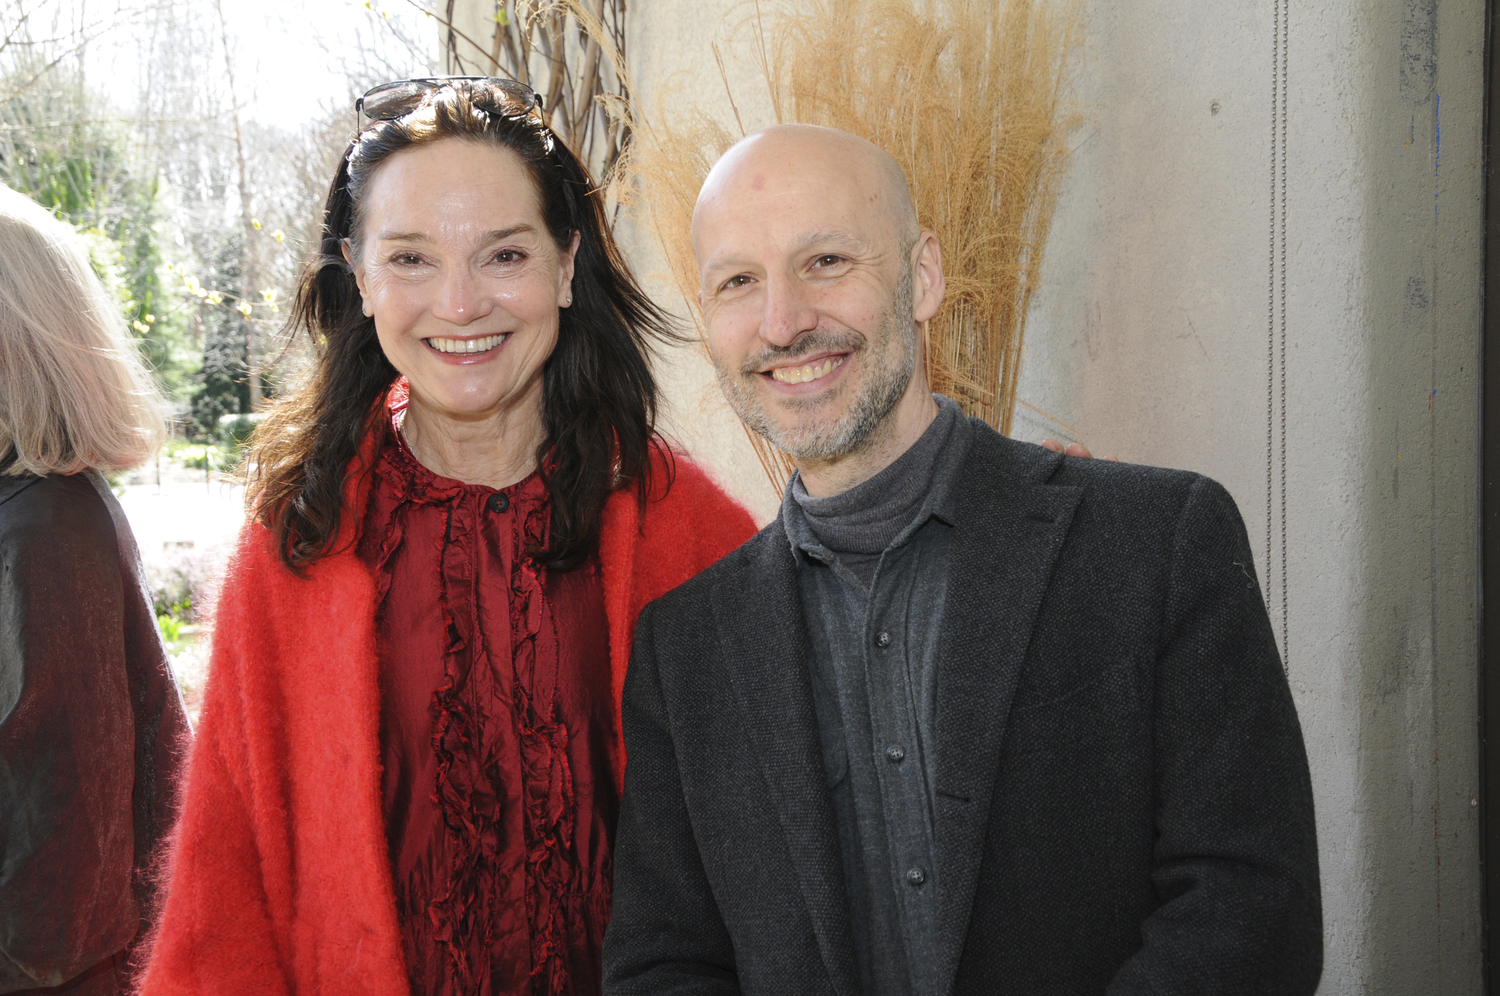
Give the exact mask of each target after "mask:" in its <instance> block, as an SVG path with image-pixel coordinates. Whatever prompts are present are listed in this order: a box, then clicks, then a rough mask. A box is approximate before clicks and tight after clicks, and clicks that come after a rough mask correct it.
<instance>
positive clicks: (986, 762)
mask: <svg viewBox="0 0 1500 996" xmlns="http://www.w3.org/2000/svg"><path fill="white" fill-rule="evenodd" d="M976 429H977V431H976V435H975V440H974V445H973V448H972V450H971V452H970V455H969V458H968V461H967V463H966V465H965V468H964V475H963V478H962V483H961V484H960V494H959V502H958V507H959V515H958V521H957V523H956V524H955V527H954V530H955V531H954V536H953V543H952V554H951V561H950V566H949V575H948V590H947V608H946V614H945V617H944V620H943V637H942V643H941V647H942V650H941V655H940V664H939V667H940V668H941V670H940V672H939V679H938V699H937V744H936V749H937V783H936V793H937V799H936V806H935V813H936V832H937V864H938V876H937V882H938V886H939V888H940V895H939V904H938V905H939V910H940V923H941V930H942V943H941V945H940V946H939V948H938V950H934V951H930V952H925V956H926V957H930V958H934V959H938V961H939V965H940V967H941V970H942V973H943V977H944V978H947V979H951V980H952V990H951V991H952V992H954V993H1014V994H1017V996H1022V994H1024V996H1042V994H1049V993H1055V994H1058V996H1084V994H1092V993H1110V994H1125V993H1153V994H1158V993H1214V994H1218V996H1223V994H1232V993H1245V994H1251V993H1253V994H1256V996H1267V994H1281V993H1286V994H1292V993H1312V992H1313V991H1314V990H1315V989H1316V988H1317V984H1318V979H1319V976H1320V974H1321V971H1322V950H1323V948H1322V914H1321V906H1320V901H1319V893H1318V858H1317V843H1316V840H1315V835H1314V827H1313V804H1312V791H1311V787H1310V784H1309V780H1308V771H1307V759H1306V755H1305V753H1304V750H1303V745H1302V735H1301V730H1300V728H1299V726H1298V723H1297V714H1296V712H1295V710H1294V708H1293V705H1292V700H1291V695H1290V693H1289V690H1288V688H1287V682H1286V679H1285V677H1284V676H1283V673H1282V668H1281V663H1280V660H1279V658H1278V655H1277V651H1276V645H1275V641H1274V638H1273V636H1272V632H1271V627H1270V623H1269V621H1268V619H1267V616H1266V611H1265V605H1264V603H1263V602H1262V599H1261V592H1260V588H1259V586H1258V585H1257V583H1256V580H1255V571H1254V566H1253V563H1252V560H1251V556H1250V549H1249V544H1248V542H1247V541H1246V536H1245V530H1244V526H1243V525H1242V523H1241V521H1240V518H1239V514H1238V513H1237V511H1236V510H1235V507H1234V502H1233V501H1232V500H1231V499H1230V497H1229V495H1228V493H1227V492H1225V490H1224V489H1223V488H1222V487H1220V486H1219V485H1218V484H1216V483H1214V482H1213V481H1211V480H1209V479H1207V478H1204V477H1201V476H1198V475H1196V474H1189V473H1183V472H1177V471H1167V470H1157V469H1152V468H1147V467H1138V466H1130V465H1125V464H1115V463H1107V462H1104V461H1098V460H1076V459H1066V458H1064V457H1062V456H1059V455H1057V454H1054V453H1050V452H1048V451H1046V450H1043V449H1040V448H1038V447H1035V446H1030V445H1027V444H1024V443H1018V442H1014V441H1012V440H1009V439H1007V438H1005V437H1003V436H1001V435H999V434H997V433H995V432H994V431H992V430H990V429H989V428H988V427H986V426H984V425H982V424H978V425H976ZM793 570H794V563H793V560H792V554H791V551H790V547H789V545H788V542H787V538H786V534H785V532H784V531H783V529H782V527H781V524H780V522H776V523H773V524H772V525H770V526H768V527H767V528H766V529H764V530H762V531H761V532H760V534H759V535H757V536H756V537H754V538H753V539H751V540H750V541H749V542H748V543H746V544H745V545H744V546H743V547H741V548H740V549H739V550H737V551H735V552H734V553H732V554H730V555H729V556H728V557H726V558H724V559H723V560H721V561H719V563H717V564H715V565H714V566H713V567H711V568H709V569H708V570H707V571H705V572H703V573H702V574H700V575H699V576H698V577H696V578H694V579H693V580H691V581H689V582H688V583H687V584H684V585H683V586H682V587H680V588H677V589H676V590H675V591H672V592H670V593H669V594H667V595H666V596H664V597H663V598H661V599H659V600H657V601H656V602H654V603H652V604H651V605H650V606H648V607H647V608H646V610H645V611H644V612H643V613H642V614H641V617H640V622H639V624H638V628H637V631H636V639H635V651H634V656H633V657H632V660H631V665H630V673H629V676H628V677H627V679H626V682H625V699H624V723H625V742H626V748H627V751H628V754H629V763H628V766H627V768H626V772H625V796H624V801H623V805H622V809H621V812H620V822H619V830H618V836H617V840H616V849H615V872H614V887H615V900H614V920H613V922H612V923H611V925H610V928H609V932H608V935H607V937H606V939H605V945H604V969H605V978H606V981H605V991H606V993H610V994H627V993H631V994H633V993H642V994H645V993H651V994H662V993H734V992H746V993H768V994H769V993H785V994H811V993H839V994H843V996H852V994H854V993H857V992H858V990H859V980H858V974H857V969H856V967H855V962H854V955H853V948H852V945H851V941H850V936H849V926H848V917H847V913H846V906H845V893H844V884H843V881H842V865H841V862H840V858H839V851H838V848H839V843H838V836H837V832H836V830H835V828H834V823H833V816H832V812H831V809H830V805H829V800H828V793H827V789H826V778H825V774H824V768H823V764H822V759H821V754H820V747H819V739H818V731H817V724H816V720H815V718H814V714H813V704H812V691H811V686H810V681H809V676H808V661H807V647H808V636H807V628H806V624H805V622H804V619H803V615H802V608H801V606H800V605H799V604H798V600H797V591H798V588H797V584H796V581H795V578H794V576H793ZM919 956H920V955H919Z"/></svg>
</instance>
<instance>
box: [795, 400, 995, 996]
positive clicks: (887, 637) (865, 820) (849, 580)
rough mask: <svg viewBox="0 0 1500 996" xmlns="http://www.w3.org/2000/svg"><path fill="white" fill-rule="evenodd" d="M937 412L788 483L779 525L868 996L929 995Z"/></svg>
mask: <svg viewBox="0 0 1500 996" xmlns="http://www.w3.org/2000/svg"><path fill="white" fill-rule="evenodd" d="M933 397H934V399H935V400H936V401H937V404H938V414H937V417H936V418H935V419H934V420H933V421H932V423H931V424H930V425H929V426H928V427H927V429H926V430H925V431H924V432H923V433H922V435H921V437H920V438H919V439H918V440H917V441H916V442H915V443H914V444H912V446H911V448H910V449H908V450H907V451H906V452H905V453H903V454H902V455H901V456H900V457H898V458H897V459H896V461H895V462H894V463H892V464H891V465H890V466H889V467H887V468H885V469H884V470H882V471H881V472H880V473H879V474H876V475H875V476H874V477H872V478H870V479H869V480H868V481H865V482H864V483H862V484H859V485H857V486H855V487H853V488H851V489H849V490H848V491H845V492H843V493H842V494H838V495H834V496H833V497H831V498H814V497H812V496H811V495H809V494H808V493H807V490H806V489H805V488H804V487H803V486H802V481H801V478H800V477H798V476H795V475H794V476H793V478H792V481H791V484H790V485H789V486H788V488H787V493H786V497H785V498H784V499H783V501H782V505H781V518H782V523H783V525H784V526H785V528H786V532H787V538H788V540H789V541H790V542H791V544H792V550H793V555H794V556H795V557H796V559H797V564H798V572H797V574H798V581H799V585H800V587H801V591H802V605H803V612H804V614H805V618H806V622H807V629H808V634H809V636H810V638H811V646H810V648H809V649H810V650H811V653H812V661H811V670H812V685H813V702H814V706H815V708H816V710H817V717H818V732H819V736H820V738H821V740H822V746H823V762H824V768H825V773H826V775H827V779H828V790H829V797H830V799H831V800H832V802H833V811H834V820H835V822H836V823H837V824H838V832H839V843H840V849H841V851H842V854H843V863H844V880H845V886H846V888H847V894H848V899H849V922H850V927H851V929H852V933H853V934H854V945H855V952H856V956H857V958H858V961H859V964H860V973H861V975H862V977H863V983H864V985H863V991H864V992H866V993H869V994H871V996H909V994H910V996H927V994H930V993H935V992H936V987H937V982H936V979H935V978H933V971H934V969H935V968H936V966H935V964H933V952H934V951H936V950H937V943H936V940H937V935H936V929H937V889H938V882H937V879H936V867H935V863H934V860H933V798H932V792H933V787H934V785H935V781H934V776H935V770H934V767H933V766H934V763H935V760H936V759H935V757H934V751H933V747H932V745H933V744H934V742H935V737H934V732H933V724H934V722H935V720H936V705H937V672H938V665H939V662H938V660H937V640H938V634H939V631H940V629H941V625H942V616H943V603H944V595H945V588H946V583H947V572H948V545H949V540H950V538H951V534H952V531H953V520H954V508H955V504H956V498H957V494H956V491H957V488H956V486H957V481H958V477H959V474H960V473H961V470H962V467H963V461H964V457H965V456H966V455H967V453H968V450H969V443H970V439H971V436H972V430H971V428H970V426H969V422H968V419H966V418H965V417H964V415H963V413H962V412H961V411H960V410H959V407H958V405H956V404H954V403H953V402H952V401H950V400H948V399H947V398H945V397H943V396H942V395H933Z"/></svg>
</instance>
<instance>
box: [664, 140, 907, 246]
mask: <svg viewBox="0 0 1500 996" xmlns="http://www.w3.org/2000/svg"><path fill="white" fill-rule="evenodd" d="M815 177H816V178H819V179H823V180H834V181H836V182H837V183H839V184H840V185H847V187H848V188H849V189H850V190H855V191H859V193H860V195H861V196H862V198H863V200H864V201H865V202H866V203H867V204H868V210H869V211H870V212H871V214H872V215H875V216H884V218H885V220H887V221H889V223H890V225H891V226H892V228H891V230H892V231H893V232H895V234H896V239H897V243H898V245H900V246H901V247H902V248H903V249H904V248H905V247H908V246H910V245H911V244H912V243H913V242H915V241H916V239H917V235H918V234H919V233H920V231H921V229H920V227H919V226H918V224H917V212H916V208H915V206H913V204H912V198H911V188H910V187H908V186H907V185H906V174H905V173H903V172H902V171H901V165H900V164H899V163H898V162H896V160H895V159H893V158H891V155H890V153H888V152H886V151H885V150H884V149H882V148H881V147H880V146H878V145H876V144H874V143H873V142H868V141H866V140H865V139H863V138H860V137H859V136H858V135H851V134H850V133H849V132H847V131H840V130H839V129H837V128H825V127H823V126H821V125H807V124H784V125H772V126H771V127H769V128H762V129H761V130H760V131H757V132H754V133H752V134H750V135H748V136H746V137H745V138H743V139H741V140H740V141H738V142H736V143H735V144H734V145H733V146H732V147H731V148H730V149H729V151H728V152H725V153H724V155H722V156H721V157H719V161H718V162H716V163H714V166H713V169H711V170H709V172H708V177H707V178H706V179H705V180H704V181H703V188H702V190H700V191H699V192H698V202H697V205H696V206H695V207H694V209H693V247H694V249H695V250H696V249H697V248H698V247H699V238H698V236H699V227H700V221H701V220H702V218H703V216H704V215H705V213H706V212H709V211H711V210H712V209H713V208H714V207H715V206H716V205H717V204H720V203H722V202H723V201H724V200H725V199H728V198H736V197H739V196H741V195H742V194H743V193H744V192H745V191H749V190H754V191H763V190H766V189H767V187H768V186H769V185H775V184H777V183H793V184H795V183H797V182H798V181H802V180H807V179H812V178H815ZM698 262H699V266H700V267H701V266H702V265H703V260H702V259H701V258H700V259H699V261H698Z"/></svg>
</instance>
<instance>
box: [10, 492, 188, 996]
mask: <svg viewBox="0 0 1500 996" xmlns="http://www.w3.org/2000/svg"><path fill="white" fill-rule="evenodd" d="M187 734H188V724H187V717H186V715H185V714H184V713H183V710H182V700H181V698H180V697H179V696H178V693H177V686H176V684H175V683H174V682H173V680H172V672H171V668H170V667H169V665H168V663H167V659H166V655H165V653H164V651H163V649H162V643H161V636H160V634H159V633H158V631H157V627H156V618H155V616H154V615H153V613H152V610H151V599H150V597H149V596H148V594H147V592H146V588H145V585H144V584H143V583H142V578H141V567H140V557H139V555H138V553H137V552H136V547H135V540H134V539H133V538H132V537H131V534H130V527H129V525H128V524H127V523H126V521H125V517H124V514H123V513H122V512H121V510H120V506H119V503H118V502H116V501H115V498H114V495H112V494H111V493H110V491H109V487H108V486H107V485H106V484H105V482H104V480H103V478H101V477H100V476H99V475H98V474H97V473H93V472H88V473H84V474H74V475H70V476H61V475H54V476H49V477H33V476H22V477H9V476H7V477H0V992H6V993H9V992H16V991H22V992H24V991H27V990H30V989H33V988H37V987H45V986H60V987H61V988H60V989H58V990H51V989H49V990H47V991H48V992H53V991H58V992H67V993H87V994H95V993H114V992H118V991H123V989H124V987H125V985H126V983H127V982H128V980H127V978H126V974H127V973H126V963H127V962H128V961H129V954H130V951H131V948H132V944H133V942H134V941H135V940H136V938H137V937H138V936H139V935H140V934H141V933H142V932H143V928H144V926H145V924H146V917H147V915H148V913H149V911H150V910H151V908H152V905H153V904H152V898H153V897H152V888H151V883H150V881H149V880H148V878H147V877H146V876H145V875H143V874H142V872H143V871H144V869H145V868H146V865H147V862H148V860H149V859H150V857H151V855H152V852H153V850H154V849H155V848H156V846H157V845H158V843H160V841H161V839H162V837H163V835H164V834H165V833H166V831H167V830H168V829H169V827H170V825H171V820H172V786H173V783H174V776H175V775H176V772H177V764H178V758H179V756H180V755H179V751H180V748H183V747H185V746H186V743H185V738H186V736H187Z"/></svg>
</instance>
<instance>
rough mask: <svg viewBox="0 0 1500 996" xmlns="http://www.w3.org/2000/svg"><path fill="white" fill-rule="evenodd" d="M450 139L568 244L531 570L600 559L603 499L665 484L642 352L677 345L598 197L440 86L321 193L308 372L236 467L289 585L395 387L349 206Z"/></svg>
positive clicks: (380, 131) (540, 145)
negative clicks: (500, 151)
mask: <svg viewBox="0 0 1500 996" xmlns="http://www.w3.org/2000/svg"><path fill="white" fill-rule="evenodd" d="M450 138H452V139H460V140H463V141H469V142H476V143H485V144H489V145H493V146H497V147H500V148H504V149H509V150H510V151H511V152H513V153H514V154H515V155H516V156H517V157H518V158H519V159H520V160H521V163H522V164H523V166H524V167H525V169H526V172H527V173H528V174H529V175H530V177H531V179H532V182H533V183H534V184H535V185H536V190H537V195H538V199H539V201H540V203H541V209H542V217H543V219H544V221H545V223H546V226H547V231H548V233H549V235H550V236H551V238H552V240H553V242H555V243H556V244H557V246H558V247H559V249H562V248H564V247H566V246H567V245H568V244H569V243H570V242H571V241H572V238H573V235H574V233H577V234H578V235H579V243H578V252H577V255H576V257H575V263H574V271H573V283H572V290H573V304H572V306H571V307H568V308H564V309H562V310H561V312H560V315H559V324H558V333H557V346H556V348H555V349H554V350H553V352H552V355H551V356H550V357H549V358H548V359H547V360H546V362H545V364H544V365H543V368H542V378H543V379H542V384H543V402H542V408H543V411H542V423H543V428H544V430H545V438H544V440H543V442H542V443H541V445H540V446H539V447H538V450H537V466H538V468H539V471H540V473H541V475H542V478H543V481H544V482H545V484H546V486H547V490H548V493H549V495H550V497H551V506H552V523H551V530H550V533H551V537H550V542H549V544H548V546H547V547H546V549H544V550H540V551H536V552H535V553H534V554H533V556H534V557H535V558H536V560H537V562H538V563H540V564H542V565H544V566H547V567H550V568H553V569H557V570H566V569H568V568H570V567H574V566H576V565H578V564H579V563H581V562H583V561H584V560H585V559H586V558H587V557H588V556H589V555H590V554H591V553H592V552H593V550H594V549H595V548H596V546H597V544H598V539H599V527H600V521H601V518H602V516H603V511H604V503H605V500H606V499H607V498H608V497H609V493H610V492H611V491H613V490H615V489H617V488H621V487H626V486H630V485H635V486H637V488H638V491H639V500H640V501H641V502H642V503H644V502H645V500H646V494H647V490H648V488H649V489H652V490H656V489H658V488H665V487H666V486H669V485H670V482H669V481H666V482H661V483H660V485H653V484H652V482H650V481H648V474H649V470H650V453H651V448H652V447H653V446H658V445H660V444H659V441H658V439H657V436H656V428H655V425H656V413H657V388H656V383H655V381H654V380H653V379H652V376H651V365H650V361H649V358H648V356H647V350H648V346H649V343H650V341H651V340H653V339H655V340H672V341H677V340H680V338H681V337H680V336H679V335H678V334H677V333H676V332H675V331H674V330H673V328H672V326H671V324H670V321H669V320H668V319H667V318H666V316H665V315H664V314H663V313H662V312H661V310H660V309H658V308H657V307H656V305H654V304H653V303H652V302H651V300H650V299H649V298H648V297H647V296H646V295H645V293H644V292H643V291H642V290H641V289H640V287H639V285H638V284H637V283H636V281H635V278H634V277H632V276H631V274H630V271H629V269H628V268H627V267H626V265H625V262H624V260H623V258H622V257H621V255H620V251H619V249H618V247H617V246H616V245H615V241H614V238H613V236H612V235H611V234H610V229H609V222H608V219H607V217H606V215H605V211H604V205H603V198H602V194H601V192H600V190H599V188H598V187H597V186H595V184H594V182H593V181H592V180H591V179H590V177H589V174H588V170H587V168H586V167H585V166H584V165H583V163H582V162H580V161H579V159H578V157H577V156H576V155H575V154H574V153H573V152H572V150H570V149H569V148H568V146H567V145H566V143H564V142H563V141H562V140H561V139H559V138H558V137H557V136H556V135H555V134H553V133H552V131H551V130H550V129H549V128H547V126H546V125H545V124H543V123H542V121H541V120H540V119H539V118H538V117H536V116H535V115H532V114H527V115H511V114H502V113H497V112H491V111H487V110H485V109H483V108H481V107H479V106H476V104H475V103H474V102H473V101H472V100H471V99H470V97H469V94H468V92H467V89H466V88H464V87H462V86H451V85H450V86H443V87H439V88H437V89H434V90H433V91H431V92H430V93H429V94H427V96H426V97H425V98H424V99H423V101H422V103H421V105H420V106H418V107H417V108H416V109H415V110H413V111H411V112H410V113H408V114H405V115H403V116H402V117H399V118H396V119H394V120H390V121H380V122H376V123H375V124H373V125H371V126H370V127H368V128H366V129H365V130H364V131H363V132H361V133H360V134H359V136H358V137H356V138H355V140H354V141H353V142H352V143H351V144H350V146H349V148H348V149H347V150H346V151H345V153H344V157H343V159H342V160H341V161H340V163H339V169H338V174H337V175H336V176H335V177H334V179H333V186H332V188H331V189H330V190H329V192H328V204H327V208H326V210H325V212H324V216H323V235H322V245H321V247H320V251H319V254H318V255H317V256H316V257H315V258H314V259H312V260H311V261H310V262H309V263H308V264H307V267H306V269H305V272H304V274H303V277H302V282H301V286H300V287H299V289H298V291H297V299H296V304H295V307H294V309H293V312H292V316H291V318H290V320H289V322H288V330H289V331H290V332H291V333H292V334H294V335H295V334H297V333H298V332H299V331H300V332H303V333H305V334H307V335H308V336H309V337H310V338H311V340H312V342H313V344H314V348H315V350H316V355H317V362H316V368H315V370H314V372H313V375H312V377H311V378H310V380H309V381H308V383H307V385H306V386H305V387H303V388H302V389H301V390H299V391H297V392H296V393H295V394H293V395H292V396H291V397H289V398H287V399H285V400H283V401H281V402H279V403H278V404H277V405H276V406H275V407H274V408H273V409H272V411H271V412H270V413H269V414H268V416H267V418H266V419H265V421H264V422H263V423H262V424H261V425H260V427H259V428H258V429H257V431H256V433H255V436H254V438H253V440H252V449H251V454H250V459H249V462H248V467H249V473H248V476H249V481H248V483H249V494H248V498H249V501H250V506H251V508H252V509H253V510H254V514H255V516H256V517H257V519H258V520H259V521H260V522H262V523H263V524H264V525H265V526H266V527H267V528H269V529H270V530H272V532H274V533H275V534H276V536H277V538H278V539H279V540H280V551H281V558H282V560H283V562H285V563H286V565H287V566H288V567H289V568H291V569H292V570H293V571H297V572H299V573H300V571H301V569H302V568H304V567H306V566H307V565H309V564H311V563H313V562H314V561H316V560H318V559H319V558H321V557H324V556H327V555H328V554H330V553H332V552H334V545H335V543H336V542H337V537H338V534H339V526H340V520H341V518H342V516H343V515H344V514H345V511H346V510H345V508H344V507H343V484H344V480H345V475H346V473H347V472H348V469H349V466H350V463H351V461H353V460H354V458H355V457H356V456H357V455H358V453H359V448H360V444H361V442H362V441H363V439H364V438H365V435H366V433H367V432H369V431H371V429H372V428H373V426H374V424H375V423H374V421H373V420H374V419H376V418H379V417H381V416H382V414H383V411H384V406H383V405H381V404H380V402H381V399H382V398H383V397H384V396H385V394H386V392H387V391H388V390H389V389H390V387H391V385H392V384H393V383H394V382H395V380H396V378H397V377H398V376H399V375H398V373H397V371H396V368H395V367H393V366H392V365H391V363H390V361H389V360H387V359H386V357H385V354H384V352H383V351H382V350H381V348H380V342H379V340H378V339H377V338H376V335H375V322H374V320H373V319H372V318H369V317H366V316H365V314H364V313H363V311H362V301H361V298H360V294H359V288H358V287H357V286H356V284H355V281H354V274H353V271H352V269H351V268H350V266H349V264H348V262H347V261H346V260H345V259H344V255H343V244H344V240H346V239H347V240H350V242H351V244H353V245H355V246H357V244H358V241H359V236H360V203H361V198H362V196H363V194H364V191H365V190H366V189H367V187H368V185H369V183H370V180H371V178H372V177H373V176H374V175H375V172H376V171H377V170H378V169H379V168H380V166H381V164H382V163H384V162H385V161H386V160H387V159H389V158H390V157H391V156H392V155H394V154H395V153H397V152H400V151H401V150H403V149H408V148H412V147H415V146H421V145H428V144H431V143H433V142H437V141H441V140H443V139H450ZM361 469H364V468H361Z"/></svg>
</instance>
